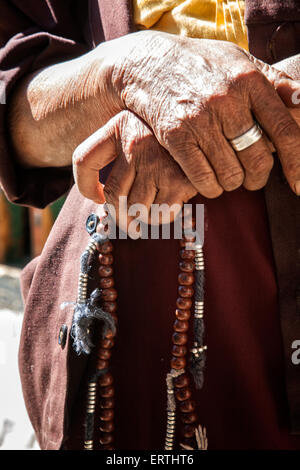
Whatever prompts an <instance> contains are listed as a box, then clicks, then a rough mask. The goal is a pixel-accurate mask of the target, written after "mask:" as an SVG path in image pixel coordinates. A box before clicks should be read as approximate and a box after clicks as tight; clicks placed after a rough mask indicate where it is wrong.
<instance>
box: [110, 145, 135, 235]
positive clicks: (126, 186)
mask: <svg viewBox="0 0 300 470" xmlns="http://www.w3.org/2000/svg"><path fill="white" fill-rule="evenodd" d="M135 177H136V170H135V167H134V165H131V164H130V163H129V162H128V160H127V159H126V157H125V156H124V154H121V155H120V156H119V157H118V158H117V159H116V160H115V163H114V166H113V168H112V170H111V172H110V174H109V177H108V179H107V181H106V184H105V186H104V196H105V199H106V203H107V206H108V207H109V208H110V215H111V216H112V217H113V219H114V220H115V222H116V223H117V224H118V225H119V226H120V228H121V230H123V231H125V232H126V231H127V226H128V221H127V215H128V214H127V201H128V195H129V193H130V190H131V187H132V185H133V183H134V180H135Z"/></svg>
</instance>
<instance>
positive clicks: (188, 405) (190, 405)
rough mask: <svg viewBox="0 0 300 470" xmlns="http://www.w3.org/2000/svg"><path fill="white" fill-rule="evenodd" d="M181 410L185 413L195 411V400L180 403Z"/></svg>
mask: <svg viewBox="0 0 300 470" xmlns="http://www.w3.org/2000/svg"><path fill="white" fill-rule="evenodd" d="M180 410H181V411H182V412H183V413H191V412H192V411H195V402H193V401H192V400H186V401H183V402H182V403H180Z"/></svg>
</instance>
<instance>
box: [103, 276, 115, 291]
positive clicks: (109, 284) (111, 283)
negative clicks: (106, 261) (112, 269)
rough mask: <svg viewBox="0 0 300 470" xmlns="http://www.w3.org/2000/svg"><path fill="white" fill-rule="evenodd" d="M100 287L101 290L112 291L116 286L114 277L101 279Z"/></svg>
mask: <svg viewBox="0 0 300 470" xmlns="http://www.w3.org/2000/svg"><path fill="white" fill-rule="evenodd" d="M99 285H100V287H101V289H110V288H111V287H113V286H114V285H115V281H114V279H113V278H112V277H102V278H100V281H99Z"/></svg>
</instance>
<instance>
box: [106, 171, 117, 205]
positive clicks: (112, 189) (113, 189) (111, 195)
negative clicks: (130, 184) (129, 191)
mask: <svg viewBox="0 0 300 470" xmlns="http://www.w3.org/2000/svg"><path fill="white" fill-rule="evenodd" d="M104 194H105V196H106V198H107V199H109V200H110V201H111V200H114V199H116V197H117V196H118V194H119V180H118V179H117V178H116V177H115V176H113V175H110V176H109V179H108V181H107V183H106V184H105V186H104Z"/></svg>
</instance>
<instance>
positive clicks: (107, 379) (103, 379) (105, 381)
mask: <svg viewBox="0 0 300 470" xmlns="http://www.w3.org/2000/svg"><path fill="white" fill-rule="evenodd" d="M113 381H114V379H113V376H112V375H111V374H110V373H109V372H107V373H106V374H103V375H100V377H99V379H98V382H99V385H100V386H101V387H107V386H108V385H111V384H112V383H113Z"/></svg>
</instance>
